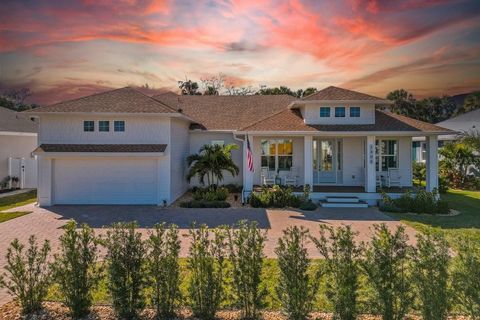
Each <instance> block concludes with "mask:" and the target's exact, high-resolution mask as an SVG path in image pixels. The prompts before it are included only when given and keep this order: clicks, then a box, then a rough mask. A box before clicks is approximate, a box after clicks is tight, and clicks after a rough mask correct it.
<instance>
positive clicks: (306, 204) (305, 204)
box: [298, 200, 317, 211]
mask: <svg viewBox="0 0 480 320" xmlns="http://www.w3.org/2000/svg"><path fill="white" fill-rule="evenodd" d="M298 208H299V209H300V210H304V211H313V210H316V209H317V205H316V204H315V203H313V202H312V201H311V200H309V201H302V202H301V203H300V206H299V207H298Z"/></svg>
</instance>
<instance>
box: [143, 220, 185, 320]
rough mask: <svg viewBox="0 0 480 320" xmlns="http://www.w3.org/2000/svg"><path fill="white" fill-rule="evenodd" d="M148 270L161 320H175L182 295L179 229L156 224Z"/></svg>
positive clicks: (154, 303)
mask: <svg viewBox="0 0 480 320" xmlns="http://www.w3.org/2000/svg"><path fill="white" fill-rule="evenodd" d="M148 248H149V251H148V258H147V269H148V275H149V279H150V281H151V284H152V286H153V293H152V298H153V299H152V300H153V306H154V307H155V309H156V314H157V318H159V319H165V318H167V319H170V318H173V317H175V309H176V308H177V306H178V302H179V300H180V298H181V295H180V265H179V263H178V256H179V253H180V241H179V239H178V229H177V227H176V226H175V225H171V226H170V227H169V228H166V226H165V223H162V224H156V225H155V227H154V229H153V231H152V233H151V234H150V237H149V240H148Z"/></svg>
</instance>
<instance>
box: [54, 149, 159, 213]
mask: <svg viewBox="0 0 480 320" xmlns="http://www.w3.org/2000/svg"><path fill="white" fill-rule="evenodd" d="M156 173H157V160H156V159H139V158H135V159H109V158H105V159H104V158H85V159H56V160H55V164H54V201H55V203H56V204H156V203H157V196H156V193H157V180H156V177H157V174H156Z"/></svg>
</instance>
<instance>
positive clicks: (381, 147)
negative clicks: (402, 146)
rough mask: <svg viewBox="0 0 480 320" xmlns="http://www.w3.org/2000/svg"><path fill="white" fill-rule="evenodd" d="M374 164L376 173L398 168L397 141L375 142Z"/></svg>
mask: <svg viewBox="0 0 480 320" xmlns="http://www.w3.org/2000/svg"><path fill="white" fill-rule="evenodd" d="M375 146H376V149H377V150H376V151H377V152H376V162H375V167H376V170H377V171H388V169H390V168H398V141H397V140H376V141H375Z"/></svg>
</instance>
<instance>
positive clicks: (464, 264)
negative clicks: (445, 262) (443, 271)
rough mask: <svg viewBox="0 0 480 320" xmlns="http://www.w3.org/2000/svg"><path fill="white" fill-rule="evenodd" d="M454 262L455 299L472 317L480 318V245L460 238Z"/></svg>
mask: <svg viewBox="0 0 480 320" xmlns="http://www.w3.org/2000/svg"><path fill="white" fill-rule="evenodd" d="M457 254H458V256H457V257H456V259H455V260H454V263H453V271H452V287H453V291H454V293H455V300H456V302H457V303H458V304H459V305H460V306H461V308H462V310H463V311H464V312H466V313H467V314H468V315H470V317H471V318H472V319H479V318H480V245H479V244H478V243H476V242H474V241H472V240H470V239H466V238H465V239H460V243H459V250H458V252H457Z"/></svg>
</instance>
